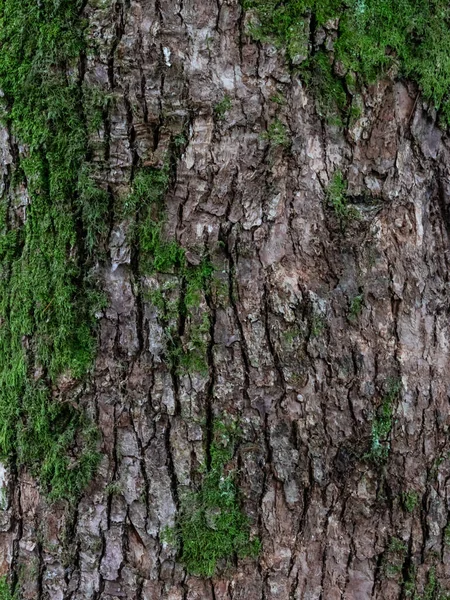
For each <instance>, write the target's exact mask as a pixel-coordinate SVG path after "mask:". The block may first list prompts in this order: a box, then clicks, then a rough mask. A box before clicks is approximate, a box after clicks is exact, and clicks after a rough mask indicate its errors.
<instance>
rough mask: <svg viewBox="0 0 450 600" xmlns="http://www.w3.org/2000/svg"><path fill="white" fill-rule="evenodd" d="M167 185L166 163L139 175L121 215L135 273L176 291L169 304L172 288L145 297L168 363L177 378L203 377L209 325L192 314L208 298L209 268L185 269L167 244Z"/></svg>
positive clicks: (181, 254) (178, 249) (203, 263)
mask: <svg viewBox="0 0 450 600" xmlns="http://www.w3.org/2000/svg"><path fill="white" fill-rule="evenodd" d="M169 182H170V161H167V162H166V164H165V165H164V166H163V167H162V168H160V169H156V168H146V169H141V170H140V171H139V172H138V174H137V176H136V177H135V180H134V182H133V186H132V191H131V193H130V194H129V196H127V198H126V199H125V200H124V203H123V210H124V211H125V213H126V214H128V215H131V216H132V218H133V220H134V231H133V236H132V237H133V240H134V245H135V248H136V255H137V256H138V257H139V270H140V273H141V274H142V275H145V274H147V275H148V274H155V273H159V274H162V275H167V276H173V277H175V278H176V282H177V285H176V287H177V288H178V289H179V290H180V293H179V295H177V296H176V297H175V298H174V293H173V292H174V290H173V285H172V283H173V282H172V283H171V282H170V281H169V282H168V283H167V284H165V285H162V286H161V287H160V288H159V289H158V290H153V291H151V292H150V294H149V295H148V299H149V300H150V301H151V302H152V303H153V304H154V305H155V306H156V307H157V308H158V311H159V315H160V318H161V319H162V321H163V323H164V326H165V333H166V346H167V359H168V362H169V363H170V365H171V367H172V368H173V370H174V371H175V372H176V373H178V374H183V373H185V372H194V371H196V372H201V373H206V372H207V371H208V362H207V342H206V339H207V335H208V334H209V329H210V322H209V316H208V314H207V313H203V314H201V315H200V314H196V313H198V308H199V305H200V302H201V296H202V294H208V293H210V289H211V278H212V274H213V267H212V265H211V263H210V261H209V260H208V259H207V258H206V257H204V258H202V259H201V260H200V263H199V265H191V264H189V263H188V261H187V260H186V251H185V250H184V248H183V247H182V246H180V244H178V243H177V242H176V241H173V240H167V239H166V237H165V235H164V231H163V229H164V224H165V218H164V204H163V201H164V197H165V194H166V192H167V189H168V186H169Z"/></svg>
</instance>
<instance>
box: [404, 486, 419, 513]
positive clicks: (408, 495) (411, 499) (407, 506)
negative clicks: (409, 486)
mask: <svg viewBox="0 0 450 600" xmlns="http://www.w3.org/2000/svg"><path fill="white" fill-rule="evenodd" d="M401 500H402V505H403V508H404V510H406V512H408V513H412V512H414V510H415V509H416V506H417V505H418V504H419V494H418V493H417V492H414V491H412V490H410V491H408V492H403V493H402V496H401Z"/></svg>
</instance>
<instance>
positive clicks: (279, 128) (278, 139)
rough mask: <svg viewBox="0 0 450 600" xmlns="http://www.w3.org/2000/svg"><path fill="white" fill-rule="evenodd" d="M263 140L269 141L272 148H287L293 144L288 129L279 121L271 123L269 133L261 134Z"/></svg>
mask: <svg viewBox="0 0 450 600" xmlns="http://www.w3.org/2000/svg"><path fill="white" fill-rule="evenodd" d="M261 138H262V139H263V140H267V141H268V142H269V143H270V145H271V146H272V148H276V147H277V146H282V147H284V148H287V147H288V146H289V145H290V143H291V140H290V137H289V133H288V129H287V127H286V125H284V124H283V123H282V122H281V121H280V120H279V119H275V121H273V122H272V123H270V125H269V127H268V128H267V131H264V132H263V133H262V134H261Z"/></svg>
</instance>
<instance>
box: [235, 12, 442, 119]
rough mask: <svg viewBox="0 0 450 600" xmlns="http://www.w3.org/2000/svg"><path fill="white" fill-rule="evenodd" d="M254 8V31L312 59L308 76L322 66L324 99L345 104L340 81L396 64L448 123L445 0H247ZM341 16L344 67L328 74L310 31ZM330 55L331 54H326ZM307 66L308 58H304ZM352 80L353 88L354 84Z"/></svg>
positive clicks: (375, 74) (365, 77)
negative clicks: (311, 41)
mask: <svg viewBox="0 0 450 600" xmlns="http://www.w3.org/2000/svg"><path fill="white" fill-rule="evenodd" d="M244 8H246V9H247V10H248V11H250V12H251V14H252V15H253V18H251V19H250V23H251V24H250V33H251V34H252V35H253V36H254V37H255V38H256V39H258V40H261V41H270V42H272V43H274V44H276V45H277V46H278V47H283V48H285V49H286V53H287V56H288V58H289V59H290V61H291V63H292V64H293V65H296V64H300V63H301V62H304V61H305V60H306V61H309V65H308V67H310V68H309V69H308V70H309V73H310V75H309V77H310V78H311V79H312V80H314V78H316V77H317V74H316V73H315V70H316V69H317V68H318V69H319V71H322V73H321V74H319V78H320V79H322V82H319V89H320V90H321V93H323V94H324V95H325V97H326V98H328V99H327V101H326V103H325V104H330V103H331V104H335V105H336V107H337V108H342V107H343V105H344V104H345V98H344V94H343V87H342V86H343V85H344V84H346V78H347V77H350V78H352V79H353V77H354V76H355V75H356V76H357V77H358V78H359V80H360V81H361V82H362V83H369V82H373V81H375V80H376V79H377V78H379V77H380V76H382V75H383V73H385V72H386V71H387V70H389V69H390V68H392V67H394V68H395V69H398V70H399V72H400V74H401V75H404V76H406V77H410V78H412V79H413V80H415V81H416V82H417V83H418V84H419V87H420V89H421V90H422V92H423V94H424V96H425V98H426V99H427V100H429V101H430V102H431V103H432V104H433V105H434V106H435V107H436V108H438V109H441V111H442V115H443V118H444V120H445V122H446V123H448V122H450V94H449V92H450V6H449V4H448V2H446V0H425V1H423V0H284V1H281V2H280V1H278V0H244ZM330 19H338V29H337V32H336V36H335V39H334V40H333V53H334V54H333V57H334V58H335V59H336V60H337V61H339V63H340V65H341V68H340V69H339V72H340V73H341V76H340V77H338V76H337V75H336V74H335V72H334V73H333V76H332V78H330V76H329V67H328V65H327V64H326V61H325V59H324V58H323V56H322V55H321V53H322V52H324V50H325V49H322V48H320V50H319V53H318V54H317V49H316V48H314V49H313V48H312V46H311V43H310V40H311V39H312V38H313V36H312V33H314V31H316V30H317V28H318V27H320V26H323V25H324V24H326V23H327V21H329V20H330ZM327 60H328V61H329V57H327ZM306 64H308V63H306ZM351 87H352V86H349V88H350V89H351Z"/></svg>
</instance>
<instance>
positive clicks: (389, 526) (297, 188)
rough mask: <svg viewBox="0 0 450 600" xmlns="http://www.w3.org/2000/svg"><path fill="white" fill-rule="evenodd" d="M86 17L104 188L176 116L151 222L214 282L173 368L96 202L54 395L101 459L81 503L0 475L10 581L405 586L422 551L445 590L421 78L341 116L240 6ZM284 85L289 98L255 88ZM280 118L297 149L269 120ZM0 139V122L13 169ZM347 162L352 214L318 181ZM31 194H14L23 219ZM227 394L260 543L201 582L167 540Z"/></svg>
mask: <svg viewBox="0 0 450 600" xmlns="http://www.w3.org/2000/svg"><path fill="white" fill-rule="evenodd" d="M86 15H87V16H88V18H89V23H90V25H89V27H90V33H89V38H90V40H91V43H92V48H93V50H94V52H93V54H92V56H91V57H90V58H88V60H87V63H86V71H85V73H84V78H85V81H86V83H88V84H89V83H92V84H95V85H100V87H102V89H104V90H105V91H108V92H109V93H111V94H112V97H113V99H114V102H113V105H112V108H111V109H110V110H109V112H108V114H105V115H104V117H105V118H104V126H103V128H102V130H101V131H99V133H98V139H97V138H96V139H94V140H93V144H94V145H95V147H96V148H97V151H96V156H95V161H96V162H97V163H98V167H99V170H100V172H101V173H102V178H101V179H102V182H104V183H105V182H106V183H108V185H109V187H110V190H111V191H112V192H113V193H114V194H116V195H120V194H121V193H124V192H125V191H126V190H127V189H128V187H129V182H130V180H131V177H132V174H133V170H134V168H135V166H136V165H138V164H139V163H142V164H144V165H153V166H157V165H160V164H161V161H162V160H163V157H164V155H165V152H166V151H167V150H168V146H169V141H170V138H171V136H172V137H173V136H174V135H177V134H181V133H183V132H184V133H185V134H186V137H187V144H186V147H185V149H184V151H183V154H182V157H181V159H180V161H179V163H178V165H177V172H176V182H175V184H174V185H173V186H171V189H170V190H169V192H168V194H167V196H166V200H165V203H166V210H167V217H168V219H167V225H166V230H167V235H168V236H170V237H172V238H173V237H175V238H176V239H177V240H178V241H179V242H180V243H181V244H182V245H183V246H184V247H185V248H188V249H190V253H189V255H188V256H189V259H190V260H191V261H192V262H193V263H195V262H196V260H197V254H196V251H198V252H200V251H201V250H205V249H206V250H207V251H208V252H209V254H210V255H211V256H214V262H215V264H216V266H217V268H218V270H217V276H218V277H219V278H220V279H221V281H222V288H223V290H224V292H223V293H222V294H221V295H220V297H219V296H217V297H204V298H202V303H201V305H200V307H199V308H198V311H194V314H192V315H191V316H190V318H189V323H195V322H196V320H197V322H201V319H202V315H203V314H204V313H205V312H206V311H207V312H208V314H210V316H211V328H210V333H209V335H208V334H207V335H206V341H207V343H208V373H207V374H206V375H204V376H203V375H198V374H190V375H189V374H186V375H184V376H181V375H177V374H175V373H171V372H170V369H169V368H168V366H167V364H166V363H165V362H164V360H162V358H161V355H162V352H163V349H164V332H163V327H162V324H161V320H160V319H159V318H158V310H157V308H156V307H154V306H152V304H151V302H149V301H148V299H147V300H146V297H147V298H148V295H147V296H146V294H145V293H143V292H142V290H144V291H145V290H146V289H155V288H156V287H158V286H159V285H161V284H162V283H164V281H165V279H167V277H166V278H164V277H162V276H155V277H152V278H150V277H148V278H145V279H143V280H142V281H138V279H139V276H138V273H137V267H136V264H135V263H136V260H135V257H133V253H132V251H131V249H130V247H129V245H128V240H129V236H128V233H129V223H127V222H126V221H120V220H118V219H117V218H115V216H114V213H113V212H112V213H111V222H110V234H109V238H108V252H107V259H106V260H103V261H102V262H101V263H99V264H98V267H97V274H98V276H99V278H100V280H101V282H102V286H103V288H104V290H105V291H106V293H107V296H108V308H107V309H106V310H105V312H104V313H103V314H102V315H99V320H100V349H99V354H98V358H97V361H96V367H95V373H94V375H93V377H92V379H91V381H90V382H89V383H87V384H83V385H82V386H79V387H76V388H75V389H74V383H73V382H71V381H68V382H64V381H62V382H61V387H60V389H59V390H55V395H60V397H61V398H62V399H64V398H65V397H66V396H67V397H69V398H70V397H71V394H74V395H76V396H77V397H78V398H79V397H81V398H82V403H83V404H84V405H85V406H86V408H87V410H88V411H89V413H90V414H91V415H92V416H93V417H94V419H95V420H96V422H97V423H98V425H99V427H100V429H101V432H102V435H103V441H102V454H103V459H102V463H101V466H100V469H99V472H98V475H97V477H96V478H95V481H94V482H93V483H92V485H91V486H90V487H89V489H88V490H87V492H86V494H85V495H84V497H83V498H82V500H81V501H80V503H79V504H78V506H77V507H76V509H69V508H68V507H67V506H66V505H65V504H64V503H60V504H56V505H53V506H49V505H48V504H47V503H46V502H45V500H44V499H43V498H42V497H41V496H40V495H39V489H38V486H37V484H36V482H34V481H33V480H32V479H31V478H30V477H29V476H28V475H27V473H26V472H21V473H8V472H4V471H3V469H2V470H0V480H1V481H2V487H3V490H4V503H3V507H4V508H5V510H2V511H0V548H1V550H2V552H1V555H0V570H1V571H2V572H4V573H6V572H7V571H8V569H11V570H12V571H13V572H14V573H15V575H16V576H17V577H18V580H19V584H20V588H21V594H22V598H23V599H24V600H31V599H52V600H53V599H54V600H63V599H64V600H69V599H71V600H88V599H96V600H100V599H101V600H112V599H113V598H130V599H131V598H133V599H134V598H135V599H136V600H157V599H167V600H181V599H186V600H188V599H189V600H203V599H205V600H209V599H210V600H219V599H220V600H221V599H229V600H240V599H243V600H244V599H245V600H263V599H264V600H275V599H277V600H291V599H292V600H294V599H295V600H300V599H309V600H313V599H314V600H315V599H323V600H337V599H339V598H345V599H347V600H365V599H369V598H378V599H383V600H390V599H403V598H407V597H408V595H407V594H408V591H407V589H406V588H405V584H404V583H402V581H403V580H405V579H407V577H406V576H407V573H408V571H409V570H410V567H411V566H412V565H415V566H416V567H417V586H418V590H419V591H421V590H423V586H424V585H425V582H426V580H427V577H429V571H430V568H433V567H434V568H435V569H436V577H437V578H438V580H439V581H440V584H441V585H442V587H443V588H444V589H445V588H446V586H450V576H449V571H448V568H447V565H448V563H449V561H450V546H447V545H446V541H445V528H446V526H447V521H448V511H449V497H448V495H449V488H448V478H449V476H450V462H449V451H450V448H449V431H448V429H449V389H448V382H449V377H448V368H449V331H448V312H449V306H448V303H449V302H448V298H449V295H448V285H449V283H448V278H449V266H448V241H449V240H448V237H449V223H450V221H449V218H450V217H449V214H448V212H449V207H448V205H449V193H450V187H449V186H450V182H449V173H448V171H449V169H448V165H449V164H450V161H449V152H450V149H449V144H448V139H447V137H446V136H445V135H444V134H443V133H442V132H441V131H440V130H439V129H438V128H437V126H436V125H435V118H434V117H433V115H430V113H429V112H426V111H425V107H423V105H422V101H421V100H420V98H418V97H417V91H416V89H415V88H413V87H412V86H409V85H408V84H406V83H398V82H397V83H394V82H393V81H391V80H389V79H386V80H383V81H381V82H380V83H379V84H377V85H376V86H373V87H371V88H368V89H366V90H365V92H364V95H363V100H364V108H363V113H362V115H361V117H360V118H358V119H357V120H356V121H355V122H354V123H353V125H352V126H351V127H349V128H347V129H345V130H342V129H338V128H337V127H332V126H330V125H327V123H326V122H325V121H323V120H320V119H319V118H318V117H317V114H316V110H315V106H314V101H313V99H312V97H311V96H310V95H309V94H308V92H307V91H306V90H305V88H304V86H302V83H301V81H300V80H299V79H298V78H296V77H295V76H293V75H291V73H290V72H289V70H288V69H287V68H286V66H285V61H284V59H283V56H282V54H281V53H279V52H277V51H276V49H275V48H273V47H271V46H268V45H267V46H261V45H258V44H255V43H253V42H252V41H251V40H250V38H249V37H248V36H247V35H246V34H245V19H244V17H243V14H242V10H241V8H240V6H239V3H238V1H237V0H225V1H222V0H217V1H212V0H206V1H205V0H180V1H177V0H140V1H131V2H130V1H129V0H128V1H124V2H115V3H110V2H106V1H103V2H102V1H101V0H99V1H97V2H95V1H94V0H92V1H90V2H89V3H88V6H87V8H86ZM325 34H326V35H328V36H329V39H330V40H332V37H333V31H332V30H330V31H326V32H324V35H325ZM279 92H281V93H282V94H284V96H285V98H286V103H285V104H284V105H279V104H277V103H275V102H273V101H271V100H270V98H271V97H273V96H274V94H276V93H279ZM225 95H229V96H230V98H231V101H232V107H231V109H230V110H229V111H228V112H227V113H226V115H225V118H224V120H222V121H220V120H218V119H217V118H215V115H214V106H215V105H216V104H217V103H218V102H220V101H221V100H222V99H223V98H224V96H225ZM277 118H278V119H280V121H281V122H282V123H284V124H285V125H286V127H287V131H288V134H289V137H290V140H291V147H290V149H286V148H284V147H282V146H278V147H273V146H272V147H271V145H270V143H269V141H267V140H265V139H264V138H262V137H261V134H262V133H263V132H264V131H266V130H267V127H268V126H269V125H270V123H272V122H273V121H274V120H275V119H277ZM10 144H11V141H10V139H9V135H8V132H7V131H2V133H1V140H0V146H1V147H0V151H1V165H2V170H3V179H4V181H6V180H7V178H8V173H9V169H8V165H9V164H10V163H11V162H12V161H13V158H12V156H13V152H12V151H11V148H10ZM337 169H341V170H342V171H343V172H344V173H345V174H346V177H347V179H348V181H349V194H350V197H351V199H352V201H353V202H354V203H355V204H356V206H358V207H359V208H360V211H361V214H362V217H361V219H360V220H358V221H357V222H354V223H351V224H350V225H349V226H348V227H347V229H346V230H345V231H342V230H341V228H340V227H339V223H338V222H337V220H336V218H335V216H334V215H333V213H332V211H330V210H329V209H327V208H326V204H325V201H324V198H325V190H326V187H327V185H328V183H329V181H330V179H331V177H332V174H333V173H334V172H335V171H336V170H337ZM368 198H369V199H368ZM369 200H370V201H369ZM26 203H27V195H26V191H24V193H23V196H22V197H18V198H17V208H16V210H17V211H18V214H20V211H23V207H24V206H25V205H26ZM218 242H220V243H218ZM138 284H139V285H138ZM223 290H222V291H223ZM358 295H362V296H363V305H362V311H361V314H360V315H359V316H358V317H357V318H354V319H351V318H349V307H350V305H351V302H352V300H353V299H354V298H355V297H356V296H358ZM189 323H188V324H187V329H189ZM187 333H188V332H187ZM186 335H187V334H186ZM396 379H400V380H401V384H402V391H401V394H400V395H399V397H398V399H397V400H396V402H395V407H394V425H393V428H392V432H391V438H390V444H391V451H390V455H389V459H388V461H387V462H386V464H384V465H376V464H374V463H373V462H370V461H369V460H367V458H364V457H365V455H366V454H367V452H368V451H369V450H370V443H371V427H372V421H373V418H374V415H375V413H376V410H377V407H378V406H379V405H380V403H381V402H382V399H383V397H384V396H385V395H386V393H387V392H388V388H389V381H392V380H396ZM223 413H231V414H233V415H237V416H239V418H240V423H241V428H242V430H243V439H242V440H241V444H240V446H239V448H238V450H237V453H236V456H235V459H234V463H235V464H234V466H236V467H238V469H239V471H238V472H239V487H240V489H241V492H242V497H243V507H244V510H245V512H246V513H247V514H248V515H249V516H250V518H251V522H252V532H253V533H254V534H255V535H258V536H259V537H260V538H261V540H262V543H263V550H262V552H261V556H260V559H259V561H254V560H252V559H247V560H241V561H239V562H238V563H237V564H236V565H235V567H233V568H231V567H228V568H227V569H225V570H224V571H222V572H219V574H218V575H217V577H215V578H213V579H212V580H202V579H199V578H196V577H191V576H188V575H186V573H185V571H184V569H183V566H182V565H180V564H179V563H177V561H176V559H175V553H174V550H173V549H171V548H170V547H169V546H166V545H162V544H161V539H160V535H161V532H162V530H163V529H164V528H165V527H166V526H167V525H173V523H174V518H175V515H176V510H177V499H178V497H179V493H180V491H182V490H183V489H185V487H186V486H189V485H190V483H191V482H192V480H193V478H194V477H195V474H196V473H197V471H198V468H199V464H200V463H201V462H202V461H203V459H204V455H203V453H204V450H203V448H204V441H205V439H206V436H207V435H208V434H207V431H206V428H207V425H208V423H210V418H209V417H210V416H211V415H217V416H220V415H222V414H223ZM205 423H206V425H205ZM111 482H116V485H115V487H114V488H112V487H111V486H109V487H107V486H108V484H110V483H111ZM112 489H114V493H112V491H111V490H112ZM407 492H412V493H416V494H417V495H418V499H419V502H418V505H417V507H416V508H415V509H414V510H413V511H412V512H411V513H408V512H407V511H406V510H405V509H404V504H402V494H405V493H407ZM393 537H394V538H398V539H400V540H402V541H403V542H404V544H405V546H406V549H407V550H406V553H405V555H404V556H402V557H401V558H399V557H398V556H397V555H396V554H395V552H394V551H393V550H392V543H391V542H392V538H393ZM447 538H448V536H447ZM389 565H391V567H393V568H389ZM427 574H428V575H427ZM436 597H437V596H436Z"/></svg>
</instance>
